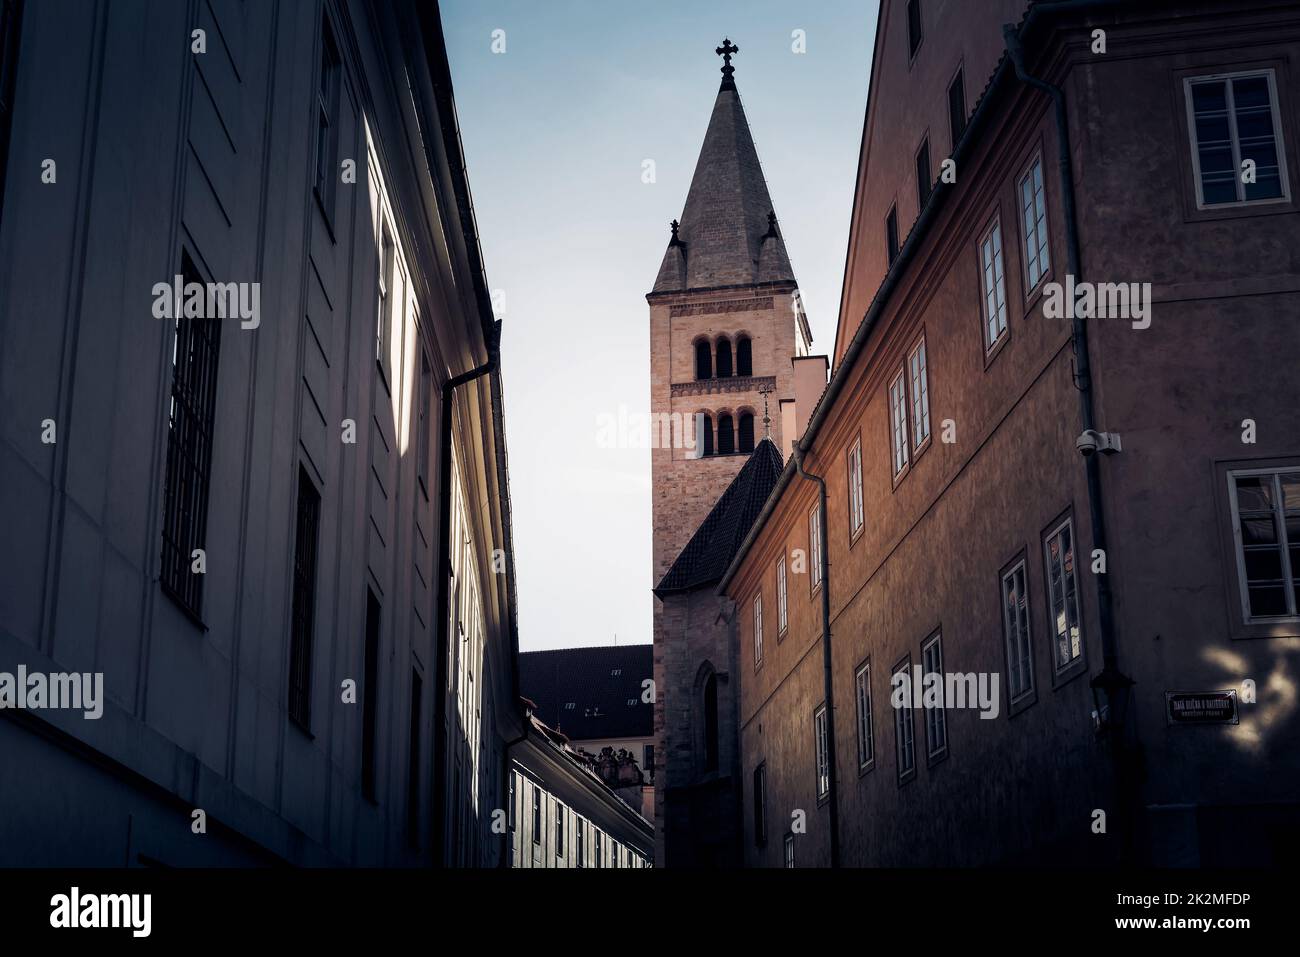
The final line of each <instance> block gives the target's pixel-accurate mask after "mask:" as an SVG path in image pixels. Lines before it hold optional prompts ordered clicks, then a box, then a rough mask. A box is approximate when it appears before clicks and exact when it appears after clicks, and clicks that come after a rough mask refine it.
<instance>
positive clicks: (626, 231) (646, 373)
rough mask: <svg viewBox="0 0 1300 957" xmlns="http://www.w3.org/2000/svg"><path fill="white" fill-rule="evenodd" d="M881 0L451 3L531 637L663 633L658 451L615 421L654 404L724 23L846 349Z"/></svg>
mask: <svg viewBox="0 0 1300 957" xmlns="http://www.w3.org/2000/svg"><path fill="white" fill-rule="evenodd" d="M876 6H877V4H876V3H875V2H874V0H856V2H854V0H817V2H816V3H815V4H808V3H793V2H788V0H787V2H776V0H758V2H755V0H748V2H740V0H726V2H716V3H711V4H709V5H708V6H707V7H705V6H704V5H702V4H695V3H685V2H660V3H633V2H629V0H608V2H599V3H598V2H595V0H443V2H442V4H441V8H442V16H443V28H444V32H445V34H446V39H447V48H448V55H449V57H450V60H451V68H452V80H453V83H454V84H455V88H456V101H457V108H458V110H459V113H460V124H461V135H462V137H463V139H464V144H465V153H466V159H467V163H468V166H469V177H470V185H471V188H472V190H473V193H474V204H475V209H476V213H477V216H478V226H479V233H480V235H481V239H482V245H483V254H484V259H485V262H486V268H487V275H488V282H489V284H490V286H491V287H492V288H493V289H494V290H498V291H499V294H501V295H503V296H504V300H503V301H504V308H503V310H501V311H499V313H498V314H499V316H500V317H501V318H502V319H503V320H504V321H503V342H502V370H503V376H504V382H505V406H506V439H507V442H508V444H509V455H510V481H511V494H512V500H513V506H514V532H515V552H516V558H517V566H518V587H519V626H520V643H521V646H522V648H523V649H524V650H526V651H534V650H539V649H543V648H564V647H574V646H579V645H599V644H611V643H613V642H614V640H615V636H616V635H617V639H618V642H619V643H620V644H630V643H635V642H648V641H650V639H651V626H652V614H653V604H652V603H653V598H652V596H651V594H650V588H651V586H652V582H651V567H650V453H649V451H648V450H647V449H622V448H616V449H610V448H602V447H601V444H600V443H599V442H598V423H599V421H600V418H599V417H600V416H602V415H606V416H616V415H617V414H618V413H619V410H620V407H622V408H624V409H626V411H627V412H628V413H643V412H646V411H648V410H649V390H650V357H649V341H650V337H649V310H648V308H647V306H646V301H645V294H646V293H647V292H648V291H649V289H650V286H651V285H652V284H653V282H654V278H655V273H656V272H657V271H658V268H659V262H660V259H661V258H662V257H663V252H664V247H665V245H666V244H667V242H668V237H669V230H668V222H669V220H671V219H674V218H676V217H679V216H680V215H681V210H682V205H683V203H684V202H685V200H686V191H687V188H688V187H689V185H690V179H691V174H692V173H693V172H694V168H695V159H696V156H697V154H698V152H699V148H700V143H701V141H702V140H703V137H704V131H705V128H706V126H707V125H708V119H709V114H710V112H711V110H712V108H713V100H714V97H715V96H716V94H717V89H718V82H719V80H720V79H721V75H720V74H719V72H718V71H719V68H720V67H721V65H722V62H721V58H720V57H718V56H716V55H715V54H714V49H715V48H716V47H717V46H718V45H719V44H721V42H722V39H723V37H724V36H727V37H730V38H731V40H732V42H733V43H735V44H736V45H738V46H739V47H740V53H739V54H738V55H737V56H736V57H735V58H734V60H733V65H734V66H735V67H736V75H735V76H736V85H737V87H738V88H739V90H740V95H741V98H742V100H743V102H744V105H745V113H746V115H747V117H748V119H749V125H750V129H751V131H752V133H753V136H754V142H755V144H756V145H757V147H758V153H759V158H760V159H761V161H762V163H763V171H764V173H765V175H766V177H767V182H768V188H769V190H770V192H771V194H772V201H773V204H774V205H775V207H776V212H777V215H778V216H779V217H780V219H781V226H782V231H783V233H784V235H785V239H786V246H787V248H788V250H789V253H790V260H791V262H792V264H793V266H794V269H795V275H796V277H797V278H798V280H799V284H800V287H801V290H802V292H803V301H804V307H805V309H806V310H807V312H808V317H809V322H810V323H811V325H812V331H813V337H814V340H815V341H814V343H813V347H814V350H815V351H818V352H829V351H830V350H831V348H832V346H833V340H834V335H835V320H836V314H837V311H838V309H839V297H840V281H841V278H842V275H843V269H844V252H845V245H846V243H847V239H848V219H849V212H850V205H851V203H852V199H853V180H854V175H855V172H856V167H857V159H858V145H859V141H860V139H861V134H862V118H863V111H864V109H865V106H866V95H867V86H868V80H869V74H870V69H871V46H872V40H873V38H874V35H875V19H876ZM497 30H501V31H504V42H505V52H504V53H494V52H493V51H492V46H493V33H494V31H497ZM796 30H802V31H804V36H805V38H806V41H805V42H806V51H807V52H805V53H802V54H799V53H795V52H793V50H792V46H793V44H794V42H795V41H794V39H793V37H792V34H793V32H794V31H796ZM647 159H649V160H653V161H654V169H655V182H653V183H645V182H643V181H642V178H643V177H642V170H643V168H644V166H643V164H644V161H645V160H647Z"/></svg>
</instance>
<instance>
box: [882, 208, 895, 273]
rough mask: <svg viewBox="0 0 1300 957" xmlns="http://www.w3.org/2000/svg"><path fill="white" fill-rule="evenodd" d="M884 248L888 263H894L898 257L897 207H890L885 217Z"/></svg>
mask: <svg viewBox="0 0 1300 957" xmlns="http://www.w3.org/2000/svg"><path fill="white" fill-rule="evenodd" d="M885 249H886V250H887V251H888V253H889V265H890V266H893V265H894V260H895V259H897V258H898V207H897V206H894V207H891V208H890V210H889V215H888V216H886V217H885Z"/></svg>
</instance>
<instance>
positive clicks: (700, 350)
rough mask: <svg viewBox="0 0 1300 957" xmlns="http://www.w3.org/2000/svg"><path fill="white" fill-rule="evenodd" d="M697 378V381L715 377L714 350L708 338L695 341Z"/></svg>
mask: <svg viewBox="0 0 1300 957" xmlns="http://www.w3.org/2000/svg"><path fill="white" fill-rule="evenodd" d="M695 378H696V380H697V381H699V380H701V379H712V378H713V352H712V350H710V349H709V340H708V339H701V340H700V341H699V342H697V343H695Z"/></svg>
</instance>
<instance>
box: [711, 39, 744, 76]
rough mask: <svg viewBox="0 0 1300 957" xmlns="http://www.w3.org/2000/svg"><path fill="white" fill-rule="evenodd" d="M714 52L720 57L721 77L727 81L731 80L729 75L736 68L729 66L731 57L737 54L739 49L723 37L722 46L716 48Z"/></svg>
mask: <svg viewBox="0 0 1300 957" xmlns="http://www.w3.org/2000/svg"><path fill="white" fill-rule="evenodd" d="M715 52H716V53H717V54H718V56H720V57H722V75H723V76H725V77H726V78H727V79H728V80H729V79H731V74H733V73H735V72H736V68H735V67H734V66H732V65H731V55H732V54H733V53H739V52H740V47H738V46H736V45H735V44H734V43H732V42H731V40H730V39H728V38H727V37H723V39H722V46H720V47H718V49H717V50H716V51H715Z"/></svg>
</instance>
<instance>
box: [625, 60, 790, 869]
mask: <svg viewBox="0 0 1300 957" xmlns="http://www.w3.org/2000/svg"><path fill="white" fill-rule="evenodd" d="M735 52H738V51H737V48H736V47H734V46H732V45H731V44H730V42H729V41H728V42H725V43H724V45H723V46H722V47H719V49H718V53H719V55H722V54H724V53H725V54H726V65H725V66H724V68H723V80H722V84H721V87H720V88H719V90H718V94H717V99H716V101H715V103H714V106H713V113H712V115H711V117H710V120H709V126H708V130H707V132H706V133H705V137H704V143H703V146H702V147H701V149H700V155H699V159H698V161H697V163H696V167H695V173H694V176H693V177H692V180H691V185H690V190H689V192H688V193H687V197H686V204H685V207H684V208H683V211H682V216H681V221H680V223H678V222H677V221H674V222H673V224H672V236H671V239H670V240H669V244H668V248H667V249H666V251H665V253H664V257H663V262H662V264H661V265H660V268H659V273H658V276H657V277H656V280H655V283H654V288H653V289H652V291H651V292H650V293H649V294H648V295H647V296H646V299H647V302H648V303H649V307H650V407H651V411H652V412H655V413H659V414H668V415H669V416H670V417H671V418H670V419H667V420H661V421H672V422H674V423H676V422H681V423H683V424H684V431H685V434H686V436H687V437H688V438H690V437H694V439H695V443H694V444H695V446H696V448H694V449H688V448H682V447H659V448H654V449H652V451H651V483H652V497H653V498H652V512H653V524H654V528H653V542H654V545H653V563H654V568H653V582H654V583H656V584H655V595H656V601H655V609H654V616H655V620H654V644H655V652H654V660H655V686H656V701H655V734H656V738H657V740H658V743H659V746H658V747H657V748H656V752H655V753H656V764H657V767H656V775H655V781H656V793H655V816H656V825H657V827H656V841H657V846H656V862H657V863H658V864H659V865H660V866H664V865H666V866H679V865H685V866H700V865H710V864H719V865H725V864H728V863H737V862H738V854H739V846H738V844H736V842H737V841H738V838H739V832H738V830H737V829H736V828H733V826H732V821H733V819H735V818H737V815H738V812H739V793H740V791H739V775H738V765H736V764H735V761H736V760H738V752H737V749H736V747H735V740H736V733H737V730H738V729H737V728H736V726H735V698H736V696H735V694H734V691H735V683H734V669H735V667H736V662H735V660H734V659H735V656H736V655H735V652H736V649H735V648H734V640H733V639H732V634H733V632H734V614H733V612H732V609H731V608H730V603H729V602H727V601H725V600H724V599H722V598H719V597H717V596H716V595H715V594H714V593H713V586H714V585H716V583H717V581H718V580H719V579H720V578H721V574H722V572H723V571H725V568H726V563H727V562H728V561H729V556H728V552H731V553H734V550H735V549H736V548H737V547H738V546H739V544H740V541H741V539H743V537H744V531H745V530H746V529H747V528H748V524H749V523H751V522H752V520H753V518H754V517H755V516H756V514H757V508H759V507H761V504H762V499H763V498H765V497H766V494H767V491H770V485H771V483H774V482H775V478H776V475H777V474H779V472H780V468H781V464H782V462H781V454H780V452H778V451H777V450H779V449H783V448H785V437H784V436H783V435H782V426H781V416H780V411H779V410H780V401H781V400H782V399H791V398H793V396H794V372H793V367H792V364H791V359H792V358H793V357H795V356H802V355H806V354H808V352H809V349H810V346H811V342H812V336H811V334H810V332H809V329H808V322H807V318H806V317H805V315H804V313H803V309H802V305H801V303H800V298H799V294H798V284H797V283H796V281H795V278H794V272H793V270H792V269H791V267H790V260H789V257H788V255H787V253H786V248H785V242H784V239H783V238H782V236H781V231H780V225H779V221H778V220H777V217H776V214H775V210H774V207H773V205H772V201H771V197H770V196H769V194H768V190H767V183H766V182H765V180H764V178H763V171H762V168H761V166H760V164H759V160H758V154H757V152H756V150H755V148H754V142H753V138H752V137H751V135H750V131H749V125H748V122H747V121H746V118H745V113H744V109H743V107H742V105H741V101H740V95H739V93H738V91H737V89H736V84H735V82H734V80H733V79H732V75H731V74H732V73H733V72H734V70H733V68H732V67H731V66H730V54H732V53H735ZM701 416H703V417H701ZM765 418H767V419H768V423H766V424H765V422H764V419H765ZM698 424H703V425H704V427H705V428H706V429H707V430H708V435H707V437H706V436H705V435H704V434H703V433H702V432H699V431H698V430H697V428H696V426H697V425H698ZM746 424H748V425H747V427H746ZM765 436H767V437H769V438H770V440H771V441H770V442H764V441H763V440H764V437H765ZM660 444H661V445H662V444H663V443H660ZM673 444H674V445H680V444H681V443H673ZM756 449H757V450H758V451H755V450H756ZM760 451H761V452H762V455H761V456H759V454H758V452H760ZM760 457H761V458H762V462H761V463H757V464H756V465H755V466H754V467H753V468H752V469H751V468H749V467H748V465H749V463H751V462H754V461H755V459H758V458H760ZM773 462H774V463H775V464H774V465H773ZM742 469H744V470H745V471H746V472H754V473H756V474H754V475H745V476H744V477H743V479H744V480H743V482H742V480H741V477H740V476H741V472H742ZM769 473H771V474H770V475H769ZM737 486H741V487H739V488H738V487H737ZM724 493H727V499H728V501H727V504H726V507H725V508H723V507H722V506H723V503H722V502H721V501H720V500H721V499H723V498H724ZM755 499H756V500H757V501H756V502H755V501H754V500H755ZM720 512H725V514H720ZM706 519H707V522H706ZM738 523H740V524H743V526H744V527H743V528H741V529H740V531H739V537H736V532H737V527H738ZM706 526H707V527H706ZM733 539H734V541H733ZM719 563H721V567H717V568H714V567H713V566H715V565H718V564H719ZM710 676H712V677H710ZM706 689H707V691H708V694H709V695H710V702H711V703H710V704H709V706H708V707H709V708H711V709H713V711H712V713H711V715H710V716H709V720H708V721H707V722H706V720H705V719H706V704H705V702H704V700H703V696H704V695H705V693H706ZM715 695H716V697H714V696H715ZM706 723H707V724H708V726H709V727H708V728H707V729H706V728H705V727H704V725H705V724H706ZM706 731H707V733H708V734H710V735H711V736H712V737H713V738H714V743H713V744H711V745H709V744H706V741H705V737H706ZM706 748H708V749H710V750H709V753H708V754H707V755H705V754H704V753H703V752H704V750H705V749H706ZM736 827H737V828H738V825H736ZM733 832H734V833H733Z"/></svg>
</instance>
